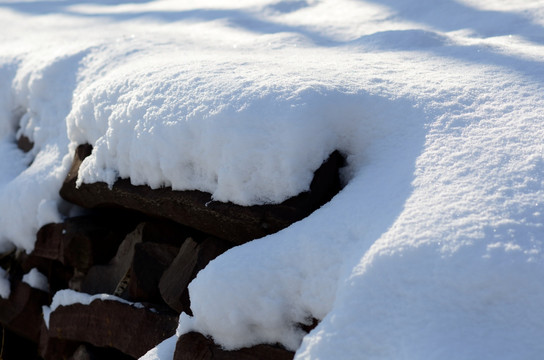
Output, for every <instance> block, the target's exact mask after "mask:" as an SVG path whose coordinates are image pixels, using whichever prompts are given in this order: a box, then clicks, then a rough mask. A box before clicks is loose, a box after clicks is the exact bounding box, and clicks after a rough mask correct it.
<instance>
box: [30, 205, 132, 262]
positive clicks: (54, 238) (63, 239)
mask: <svg viewBox="0 0 544 360" xmlns="http://www.w3.org/2000/svg"><path fill="white" fill-rule="evenodd" d="M137 221H138V217H137V216H133V214H124V213H122V212H121V213H117V214H111V213H108V212H104V213H103V214H101V215H97V214H95V215H87V216H79V217H74V218H68V219H66V220H65V221H64V222H63V223H58V224H47V225H44V226H43V227H42V228H41V229H40V230H39V231H38V234H37V238H36V243H35V246H34V251H33V252H32V255H34V256H37V257H42V258H46V259H51V260H58V261H60V262H61V263H63V264H65V265H69V266H72V267H74V268H76V269H78V270H80V271H83V272H85V271H87V270H88V269H89V268H90V267H91V266H92V265H94V264H104V263H106V262H107V261H109V260H110V259H111V258H112V257H113V255H115V252H116V251H117V247H118V246H119V244H120V243H121V241H122V240H123V239H124V237H125V236H126V234H128V233H129V232H130V231H132V230H133V229H134V228H135V227H136V225H137Z"/></svg>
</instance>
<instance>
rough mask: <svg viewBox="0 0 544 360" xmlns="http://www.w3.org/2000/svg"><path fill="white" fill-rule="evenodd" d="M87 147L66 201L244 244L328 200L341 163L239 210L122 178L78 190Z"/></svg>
mask: <svg viewBox="0 0 544 360" xmlns="http://www.w3.org/2000/svg"><path fill="white" fill-rule="evenodd" d="M91 152H92V147H91V146H90V145H80V146H79V147H78V148H77V150H76V153H75V157H74V161H73V164H72V167H71V169H70V171H69V173H68V176H67V177H66V179H65V181H64V184H63V186H62V188H61V190H60V195H61V196H62V197H63V198H64V199H65V200H67V201H69V202H72V203H75V204H78V205H80V206H83V207H86V208H97V207H122V208H127V209H132V210H136V211H139V212H142V213H144V214H147V215H151V216H155V217H162V218H167V219H170V220H174V221H176V222H178V223H180V224H184V225H186V226H189V227H191V228H194V229H197V230H200V231H202V232H204V233H207V234H210V235H214V236H217V237H219V238H222V239H226V240H229V241H232V242H234V243H236V244H242V243H245V242H247V241H250V240H253V239H256V238H260V237H263V236H265V235H268V234H271V233H274V232H277V231H279V230H281V229H283V228H285V227H287V226H289V225H290V224H291V223H293V222H295V221H298V220H300V219H302V218H304V217H306V216H307V215H309V214H310V213H311V212H312V211H314V210H315V209H317V208H318V207H319V206H321V205H322V204H324V203H325V202H327V201H329V200H330V199H331V197H332V196H334V194H335V193H336V192H338V190H339V188H340V181H339V175H338V170H339V168H340V167H341V166H342V165H343V162H344V159H343V157H342V156H341V155H340V154H339V153H338V152H334V153H332V154H331V156H330V157H329V159H328V160H327V161H326V162H324V163H323V165H322V166H321V167H320V168H319V169H317V170H316V172H315V174H314V180H313V181H312V183H311V185H310V191H308V192H304V193H302V194H300V195H298V196H296V197H294V198H291V199H289V200H287V201H284V202H283V203H281V204H277V205H260V206H239V205H235V204H232V203H222V202H218V201H212V199H211V195H210V194H208V193H204V192H201V191H173V190H172V189H171V188H160V189H151V188H150V187H148V186H135V185H132V184H131V183H130V180H128V179H120V180H118V181H116V182H115V184H114V185H113V187H112V188H109V187H108V185H107V184H105V183H94V184H82V185H81V186H80V187H79V188H76V179H77V172H78V169H79V166H80V164H81V162H82V161H83V160H84V159H85V157H86V156H88V155H90V154H91Z"/></svg>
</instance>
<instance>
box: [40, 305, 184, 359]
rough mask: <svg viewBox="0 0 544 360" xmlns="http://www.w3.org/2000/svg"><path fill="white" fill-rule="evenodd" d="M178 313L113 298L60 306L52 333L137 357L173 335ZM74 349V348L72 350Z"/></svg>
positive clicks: (51, 323) (51, 324)
mask: <svg viewBox="0 0 544 360" xmlns="http://www.w3.org/2000/svg"><path fill="white" fill-rule="evenodd" d="M177 324H178V320H177V317H176V316H171V315H166V314H161V313H158V312H154V311H150V310H149V309H145V308H138V307H135V306H133V305H129V304H125V303H121V302H118V301H111V300H104V301H102V300H95V301H93V302H91V303H90V304H89V305H83V304H72V305H69V306H59V307H58V308H57V309H55V311H53V312H51V315H50V319H49V331H48V334H49V337H50V338H53V339H62V340H64V341H71V342H79V343H81V342H86V343H89V344H92V345H94V346H97V347H111V348H115V349H117V350H119V351H121V352H123V353H125V354H128V355H130V356H132V357H134V358H139V357H141V356H142V355H144V354H145V353H146V352H147V351H148V350H149V349H151V348H153V347H155V346H156V345H157V344H159V343H160V342H161V341H163V340H164V339H166V338H168V337H171V336H172V335H173V334H174V333H175V331H176V327H177ZM72 352H73V351H72Z"/></svg>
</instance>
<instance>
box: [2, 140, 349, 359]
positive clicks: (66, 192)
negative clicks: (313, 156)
mask: <svg viewBox="0 0 544 360" xmlns="http://www.w3.org/2000/svg"><path fill="white" fill-rule="evenodd" d="M29 146H31V145H29ZM91 151H92V147H91V146H90V145H81V146H80V147H79V148H78V149H77V150H76V154H75V157H74V161H73V165H72V168H71V170H70V172H69V174H68V176H67V178H66V180H65V182H64V184H63V186H62V189H61V190H60V194H61V196H62V197H63V198H64V199H65V200H66V201H68V202H71V203H73V204H77V205H79V206H81V207H82V208H85V209H87V210H86V212H85V214H84V215H81V216H78V217H72V218H66V219H64V221H63V222H62V223H54V224H47V225H45V226H43V227H42V228H41V229H40V230H39V231H38V233H37V235H36V245H35V249H34V251H33V252H32V253H31V254H26V253H24V252H21V251H14V252H12V253H9V254H2V255H0V267H2V268H3V269H4V270H6V271H7V273H8V276H9V280H10V284H11V292H10V296H9V298H8V299H2V298H0V324H1V325H2V329H3V339H4V341H3V348H2V349H3V350H2V351H3V352H1V353H0V357H2V358H3V360H9V359H44V360H58V359H74V360H76V359H77V360H83V359H103V358H110V357H111V358H115V359H135V358H138V357H140V356H142V355H143V354H145V353H146V352H147V351H148V350H149V349H151V348H153V347H154V346H156V345H157V344H158V343H160V342H161V341H162V340H164V339H166V338H168V337H170V336H172V335H173V334H174V333H175V329H176V327H177V325H178V316H179V314H180V313H181V312H185V313H188V314H191V303H190V298H189V293H188V290H187V286H188V284H189V283H190V282H191V280H193V279H194V278H195V277H196V275H197V273H198V272H199V271H200V270H201V269H203V268H204V267H205V266H206V265H207V264H208V263H209V262H210V261H211V260H213V259H214V258H215V257H217V256H219V255H220V254H222V253H223V252H225V251H227V250H228V249H230V248H232V247H234V246H239V245H241V244H243V243H245V242H248V241H251V240H253V239H257V238H260V237H263V236H266V235H268V234H271V233H274V232H277V231H279V230H281V229H283V228H285V227H287V226H289V225H290V224H291V223H293V222H295V221H298V220H300V219H302V218H304V217H306V216H308V215H309V214H310V213H311V212H312V211H314V210H315V209H317V208H318V207H320V206H321V205H323V204H324V203H326V202H327V201H329V200H330V199H331V198H332V197H333V196H334V195H335V194H336V193H337V192H338V191H339V189H340V180H339V168H340V167H341V166H343V163H344V159H343V157H342V156H341V155H340V154H339V153H338V152H334V153H332V154H331V156H330V157H329V158H328V160H327V161H326V162H324V163H323V165H322V166H321V167H320V168H319V169H318V170H317V171H316V172H315V174H314V179H313V181H312V183H311V186H310V191H308V192H305V193H302V194H299V195H298V196H296V197H294V198H291V199H289V200H287V201H285V202H283V203H281V204H276V205H262V206H249V207H243V206H238V205H235V204H231V203H219V202H215V201H212V199H211V196H210V194H206V193H203V192H200V191H173V190H172V189H169V188H161V189H151V188H149V187H147V186H134V185H131V184H130V180H128V179H121V180H118V181H117V182H116V183H115V184H114V185H113V187H112V188H108V186H107V185H106V184H104V183H95V184H83V185H82V186H81V187H79V188H77V187H76V184H75V183H76V178H77V171H78V169H79V166H80V164H81V162H82V161H83V159H84V158H85V157H86V156H88V155H89V154H90V153H91ZM32 269H37V270H38V271H39V273H41V274H43V275H45V277H46V279H47V283H48V284H46V286H45V287H44V286H37V284H35V283H34V282H35V281H29V280H28V278H26V277H25V274H28V273H29V272H30V271H31V270H32ZM32 271H35V270H32ZM27 276H28V275H27ZM25 279H26V280H25ZM63 290H73V291H77V292H79V293H85V294H89V295H95V294H110V295H113V296H115V298H112V297H111V296H109V297H108V296H102V295H98V296H97V297H93V298H91V297H89V296H87V298H86V299H93V300H92V301H89V302H88V303H86V302H85V301H83V302H70V301H64V302H62V301H61V303H60V304H57V305H58V306H57V305H56V306H53V304H52V300H53V296H54V295H55V294H57V293H58V294H62V295H63V296H64V295H66V296H68V295H70V294H74V292H69V291H63ZM59 297H60V295H59ZM114 299H121V300H122V301H117V300H114ZM44 306H45V308H44ZM49 306H51V311H50V310H49ZM305 330H307V331H309V329H308V328H306V329H305ZM292 357H293V353H291V352H289V351H286V350H284V349H282V348H281V347H279V346H276V345H270V344H263V345H258V346H255V347H252V348H246V349H240V350H237V351H230V352H229V351H224V350H222V349H221V348H220V347H219V346H217V345H215V344H214V343H213V341H212V340H211V339H208V338H206V337H204V336H203V335H201V334H197V333H189V334H185V335H183V336H181V337H180V339H179V340H178V342H177V346H176V353H175V359H212V358H213V359H248V360H249V359H265V360H266V359H280V360H281V359H290V358H292Z"/></svg>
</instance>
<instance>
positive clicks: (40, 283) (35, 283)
mask: <svg viewBox="0 0 544 360" xmlns="http://www.w3.org/2000/svg"><path fill="white" fill-rule="evenodd" d="M23 282H24V283H27V284H28V285H30V286H31V287H33V288H35V289H39V290H43V291H46V292H47V291H49V282H48V281H47V277H46V276H45V275H44V274H42V273H41V272H39V270H38V269H36V268H32V269H30V271H29V272H28V273H26V274H25V275H23Z"/></svg>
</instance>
